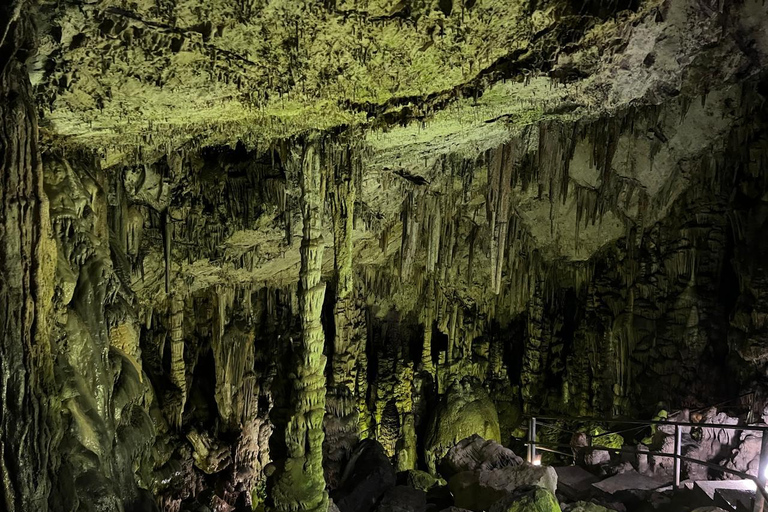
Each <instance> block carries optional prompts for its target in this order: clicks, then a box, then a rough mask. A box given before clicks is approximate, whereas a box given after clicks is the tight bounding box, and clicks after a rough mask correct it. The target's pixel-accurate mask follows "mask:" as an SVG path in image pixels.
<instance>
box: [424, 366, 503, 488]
mask: <svg viewBox="0 0 768 512" xmlns="http://www.w3.org/2000/svg"><path fill="white" fill-rule="evenodd" d="M474 434H477V435H479V436H480V437H482V438H484V439H488V440H494V441H497V442H498V441H499V438H500V433H499V420H498V416H497V415H496V409H495V407H494V405H493V402H491V400H490V398H489V397H488V394H487V393H486V392H485V390H484V389H482V388H481V387H480V386H479V383H478V382H477V381H475V380H472V379H464V380H462V381H460V382H456V383H454V385H453V386H451V387H450V388H449V389H448V392H447V393H446V395H445V398H444V401H443V402H441V403H440V405H438V407H437V408H436V409H435V413H434V416H433V417H432V420H431V421H430V427H429V432H428V433H427V438H426V444H425V447H424V450H425V458H426V462H427V467H428V468H429V469H430V472H431V473H435V471H436V469H437V464H438V462H439V461H440V460H441V459H442V458H443V456H444V455H445V454H446V453H447V452H448V450H450V449H451V448H452V447H453V446H454V445H456V444H457V443H458V442H459V441H461V440H463V439H466V438H467V437H470V436H472V435H474Z"/></svg>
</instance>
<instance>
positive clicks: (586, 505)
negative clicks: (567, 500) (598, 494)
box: [563, 501, 615, 512]
mask: <svg viewBox="0 0 768 512" xmlns="http://www.w3.org/2000/svg"><path fill="white" fill-rule="evenodd" d="M563 512H615V511H614V509H612V508H607V507H604V506H602V505H598V504H597V503H591V502H589V501H578V502H576V503H572V504H570V505H568V506H567V507H565V508H564V509H563Z"/></svg>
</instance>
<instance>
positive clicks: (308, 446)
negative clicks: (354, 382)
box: [271, 136, 328, 512]
mask: <svg viewBox="0 0 768 512" xmlns="http://www.w3.org/2000/svg"><path fill="white" fill-rule="evenodd" d="M312 137H313V139H312V140H310V141H308V142H307V144H306V147H305V148H304V154H303V159H302V173H301V210H302V214H303V217H304V228H303V238H302V243H301V269H300V271H299V272H300V273H299V276H300V289H299V305H300V317H301V341H300V343H299V346H298V350H297V353H296V354H295V363H294V364H295V365H296V366H295V377H294V378H293V396H292V399H291V405H292V407H293V410H292V411H291V413H290V420H289V423H288V425H287V426H286V431H285V444H286V449H287V459H286V460H285V461H284V463H283V466H282V467H281V468H279V469H278V471H277V472H276V473H275V475H273V479H272V488H271V490H272V493H271V498H272V499H273V500H274V508H275V510H278V511H285V512H293V511H295V510H306V511H312V512H325V511H326V510H327V509H328V493H327V492H326V490H325V479H324V477H323V465H322V463H323V448H322V446H323V439H324V433H323V417H324V415H325V375H324V372H325V362H326V361H325V359H326V358H325V356H324V355H323V344H324V335H323V326H322V324H321V322H320V314H321V310H322V305H323V298H324V296H325V284H324V283H322V282H321V272H322V263H323V245H324V242H323V235H322V219H323V195H324V186H323V183H322V180H323V173H322V172H321V158H320V157H321V155H320V152H319V148H318V142H319V141H318V140H317V139H316V138H315V136H312Z"/></svg>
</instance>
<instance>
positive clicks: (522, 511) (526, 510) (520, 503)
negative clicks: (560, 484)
mask: <svg viewBox="0 0 768 512" xmlns="http://www.w3.org/2000/svg"><path fill="white" fill-rule="evenodd" d="M488 510H489V512H561V511H560V504H559V503H558V502H557V498H555V495H554V493H552V492H550V491H549V490H547V489H544V488H542V487H532V488H527V489H520V490H517V491H515V492H512V493H510V494H508V495H507V496H505V497H504V498H502V499H500V500H498V501H497V502H496V503H494V504H493V506H492V507H490V508H489V509H488Z"/></svg>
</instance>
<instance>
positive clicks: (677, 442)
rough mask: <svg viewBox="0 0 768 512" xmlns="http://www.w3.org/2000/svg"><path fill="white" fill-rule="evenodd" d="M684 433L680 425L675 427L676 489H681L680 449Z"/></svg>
mask: <svg viewBox="0 0 768 512" xmlns="http://www.w3.org/2000/svg"><path fill="white" fill-rule="evenodd" d="M682 435H683V433H682V431H681V430H680V426H679V425H675V489H679V488H680V455H681V454H680V449H681V445H682Z"/></svg>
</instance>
